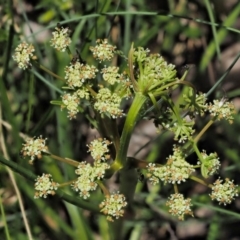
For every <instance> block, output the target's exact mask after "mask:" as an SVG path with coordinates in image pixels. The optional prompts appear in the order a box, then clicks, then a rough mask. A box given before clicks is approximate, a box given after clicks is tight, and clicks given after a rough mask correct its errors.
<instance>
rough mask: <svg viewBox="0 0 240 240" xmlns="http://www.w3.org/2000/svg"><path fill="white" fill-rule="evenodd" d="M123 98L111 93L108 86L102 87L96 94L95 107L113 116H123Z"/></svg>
mask: <svg viewBox="0 0 240 240" xmlns="http://www.w3.org/2000/svg"><path fill="white" fill-rule="evenodd" d="M121 101H122V99H121V97H120V96H119V95H118V94H116V93H111V91H110V90H109V89H108V88H101V89H100V90H99V92H98V94H97V96H96V102H95V103H94V108H95V109H96V110H97V111H99V112H100V113H105V114H108V115H110V116H111V117H112V118H117V117H122V116H123V115H124V113H123V110H121V109H120V103H121Z"/></svg>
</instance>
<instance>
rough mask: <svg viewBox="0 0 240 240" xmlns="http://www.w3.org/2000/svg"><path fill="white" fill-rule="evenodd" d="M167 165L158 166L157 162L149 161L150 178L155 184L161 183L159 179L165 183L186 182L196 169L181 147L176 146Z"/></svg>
mask: <svg viewBox="0 0 240 240" xmlns="http://www.w3.org/2000/svg"><path fill="white" fill-rule="evenodd" d="M167 159H168V161H167V163H166V165H164V166H160V167H158V166H156V164H155V163H149V164H148V166H147V170H148V174H147V176H148V178H149V180H150V181H151V183H152V184H153V185H156V184H157V183H159V179H160V180H161V181H163V182H164V183H171V184H175V183H177V184H180V183H181V182H185V181H186V179H188V178H189V176H190V175H191V174H192V173H193V172H194V171H195V169H194V168H193V166H192V165H190V164H189V163H188V162H187V161H186V160H185V159H184V156H183V153H182V152H181V151H180V149H179V148H178V147H176V146H174V149H173V155H170V156H169V157H168V158H167Z"/></svg>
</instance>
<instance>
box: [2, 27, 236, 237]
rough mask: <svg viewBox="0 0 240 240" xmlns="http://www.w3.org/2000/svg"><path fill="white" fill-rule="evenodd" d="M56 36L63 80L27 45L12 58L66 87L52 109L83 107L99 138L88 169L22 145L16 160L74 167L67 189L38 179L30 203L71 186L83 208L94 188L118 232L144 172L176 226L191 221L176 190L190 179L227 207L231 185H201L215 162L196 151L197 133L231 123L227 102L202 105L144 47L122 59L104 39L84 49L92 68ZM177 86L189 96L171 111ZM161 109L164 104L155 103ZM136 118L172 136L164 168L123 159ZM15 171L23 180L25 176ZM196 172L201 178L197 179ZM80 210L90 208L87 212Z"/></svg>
mask: <svg viewBox="0 0 240 240" xmlns="http://www.w3.org/2000/svg"><path fill="white" fill-rule="evenodd" d="M55 30H56V31H54V32H53V38H52V39H51V41H50V43H51V45H52V46H53V47H54V48H55V49H56V50H57V51H60V52H67V53H68V54H69V56H70V58H71V61H70V63H69V65H68V66H66V67H65V76H64V77H62V76H57V75H56V74H55V73H52V72H51V71H50V70H48V69H47V68H45V67H43V66H41V65H40V64H39V63H38V62H37V57H36V56H35V55H34V51H35V50H34V47H33V45H31V44H27V43H21V44H20V45H19V46H18V47H17V48H16V50H15V54H14V55H13V59H14V60H15V61H16V62H17V64H18V66H19V67H20V68H21V69H23V70H26V69H28V68H29V67H31V66H32V64H33V65H34V66H38V67H40V69H42V70H44V71H45V72H46V73H48V74H50V75H52V76H54V77H55V78H57V79H60V80H64V82H65V84H66V85H65V86H64V87H63V89H64V93H63V94H62V96H61V100H54V101H52V102H51V103H53V104H55V105H58V106H61V109H62V110H63V109H66V110H67V114H68V118H69V119H70V120H71V119H74V118H76V116H77V114H78V113H84V112H85V106H88V109H90V110H91V113H93V114H91V115H93V116H91V117H90V115H87V113H86V118H87V119H88V120H89V122H90V123H91V124H92V125H93V126H94V127H95V128H96V129H97V130H98V132H99V135H100V137H98V138H96V139H94V140H93V141H91V142H90V143H88V144H87V147H88V149H89V150H88V153H89V155H90V156H91V157H92V159H93V162H92V163H91V164H90V163H89V162H86V161H84V160H82V161H77V160H73V159H69V158H67V157H59V156H57V155H54V154H52V153H50V151H49V150H48V147H47V146H46V139H43V138H42V137H41V136H40V137H37V138H31V139H28V140H26V143H24V144H23V149H22V150H21V153H22V155H23V157H26V158H27V157H28V158H30V163H34V161H35V160H36V159H44V155H48V156H49V157H51V158H53V159H54V160H57V161H61V162H64V163H66V164H69V165H71V166H72V167H74V168H75V174H76V175H77V177H75V178H74V179H72V180H70V181H68V182H66V183H57V182H54V179H53V177H52V175H51V174H50V173H44V174H43V175H42V176H38V178H37V179H36V183H35V189H36V194H35V198H39V197H44V198H46V197H48V195H54V194H55V193H58V191H59V190H58V188H59V187H61V188H62V187H63V186H67V185H71V187H72V189H73V190H74V191H75V192H76V196H75V198H76V199H78V198H82V199H83V202H84V201H85V200H87V199H88V198H89V197H90V195H91V194H92V192H93V191H95V190H96V189H97V188H98V187H100V188H101V190H102V192H103V196H104V200H103V201H102V202H101V203H99V208H100V212H102V213H103V214H105V215H106V217H107V220H109V221H115V220H118V224H116V225H115V227H116V228H117V230H116V233H117V232H118V230H119V229H118V228H119V226H121V225H122V221H123V216H124V214H125V209H126V206H127V205H129V206H131V204H133V201H134V198H133V196H134V192H135V187H136V184H137V181H138V172H137V171H138V170H139V169H144V170H145V171H146V172H147V173H146V177H147V178H148V180H149V181H150V183H152V184H153V185H156V184H159V183H160V182H162V183H164V184H170V185H172V188H173V191H174V193H173V194H171V195H170V196H169V198H168V201H167V202H166V205H167V206H168V207H169V212H170V214H172V215H174V216H176V217H178V218H179V219H180V220H184V218H185V216H186V215H190V216H194V214H193V211H192V210H191V206H192V203H191V199H190V198H187V199H185V198H184V196H183V194H181V193H179V189H178V185H180V184H181V183H183V182H186V181H188V180H189V179H191V180H193V181H196V182H198V183H201V184H203V185H205V186H208V187H209V188H211V190H212V193H211V194H209V195H210V198H211V199H212V200H216V201H218V202H219V203H220V204H223V205H225V204H229V203H231V202H232V201H233V200H234V199H235V197H237V196H238V191H237V185H235V184H234V183H233V180H229V179H228V178H226V179H225V180H222V179H220V178H219V179H218V180H217V181H216V182H215V183H213V184H208V183H206V182H205V181H204V180H203V179H202V177H203V178H205V179H207V178H208V177H209V176H212V175H214V174H217V173H218V170H219V169H220V166H221V163H220V159H219V158H218V156H217V153H207V152H206V151H205V150H204V149H203V150H200V149H199V148H198V146H197V144H198V142H199V140H200V139H201V137H202V136H203V134H204V133H205V132H206V131H207V130H208V129H209V127H210V126H211V125H212V124H213V123H215V122H216V121H218V120H222V119H226V120H227V121H228V122H229V123H230V124H231V123H232V121H233V114H234V113H235V109H234V106H233V104H232V103H229V102H227V101H225V100H221V101H218V100H214V101H213V103H207V99H206V95H205V94H203V93H198V92H197V91H196V89H195V88H194V86H193V85H192V84H191V83H189V82H187V81H185V77H186V73H185V74H184V75H183V76H182V77H181V78H180V79H179V78H177V76H176V70H175V66H174V65H173V64H168V63H167V62H166V61H165V60H164V59H163V57H162V56H161V55H160V54H151V53H150V51H149V49H144V48H142V47H137V48H134V45H133V44H132V46H131V48H130V50H129V54H128V57H125V56H124V54H123V53H122V52H121V51H119V50H117V49H116V46H113V45H111V44H109V42H108V40H107V39H98V40H97V41H96V45H95V46H91V47H90V51H91V52H92V55H93V58H94V59H95V60H96V61H97V63H95V62H93V63H92V64H88V63H85V62H84V63H83V61H81V59H78V58H75V57H74V58H73V59H72V54H71V51H70V48H69V46H70V44H71V38H70V37H69V29H68V28H63V27H61V26H57V27H56V29H55ZM114 56H118V57H123V59H124V60H126V59H127V63H128V64H127V65H125V66H123V67H121V68H120V67H119V66H112V65H111V61H112V59H113V57H114ZM120 69H123V70H122V71H120ZM179 85H185V86H187V87H188V92H187V93H186V94H184V95H183V100H182V102H181V104H179V105H177V104H176V103H175V102H174V101H173V100H172V99H171V92H172V91H173V90H174V89H176V88H177V87H178V86H179ZM126 99H127V100H129V101H130V100H131V106H130V107H129V110H128V111H125V110H124V108H123V107H122V106H123V103H124V100H126ZM159 100H161V101H159ZM162 103H164V104H165V105H164V106H163V105H161V104H162ZM151 106H154V109H153V114H154V116H152V115H151V116H148V115H147V114H146V115H144V114H145V113H149V111H148V110H147V108H149V107H150V108H151ZM184 112H185V114H183V113H184ZM207 112H208V113H209V115H210V120H209V121H208V123H207V124H206V125H205V126H204V127H203V128H202V130H201V131H200V132H199V133H195V129H194V125H195V121H196V119H197V117H203V116H204V115H206V113H207ZM182 116H184V117H182ZM143 117H144V118H145V119H146V118H147V117H149V118H152V119H153V120H154V124H155V126H156V128H157V129H159V132H161V130H166V131H170V132H172V133H173V135H174V137H173V138H174V140H175V141H176V144H174V146H173V149H172V154H170V155H169V156H168V157H167V159H166V163H165V164H162V165H160V164H156V163H148V162H146V161H144V160H139V159H135V158H134V157H132V156H127V152H128V147H129V142H130V139H131V136H132V135H133V131H134V128H135V126H136V124H137V123H138V122H139V121H141V120H142V119H143ZM118 118H125V122H124V126H123V129H119V126H118V124H117V119H118ZM192 152H195V153H196V155H197V158H198V159H196V163H195V164H194V165H192V164H190V163H188V161H187V157H188V155H189V154H190V153H192ZM0 160H1V159H0ZM3 162H4V161H3ZM11 166H12V165H11ZM199 170H201V172H200V171H199ZM21 171H22V170H21ZM21 171H20V172H21ZM22 172H23V174H24V175H26V172H25V171H22ZM199 172H200V173H199ZM115 173H118V174H119V176H120V177H119V179H120V184H119V189H116V191H114V192H110V191H109V190H108V188H107V187H106V185H105V180H106V179H108V178H110V177H111V176H112V175H113V174H115ZM197 174H200V175H201V176H199V177H198V176H197ZM66 199H67V197H66ZM71 201H72V200H71ZM72 202H74V201H72ZM83 205H84V204H83ZM83 205H81V206H83ZM87 208H88V209H89V207H88V206H87Z"/></svg>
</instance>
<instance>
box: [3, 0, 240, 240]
mask: <svg viewBox="0 0 240 240" xmlns="http://www.w3.org/2000/svg"><path fill="white" fill-rule="evenodd" d="M0 16H1V17H0V53H1V54H0V73H1V79H0V97H1V98H0V100H1V102H0V123H1V127H0V135H1V136H0V137H1V139H0V145H1V148H0V149H1V153H0V154H2V155H3V156H4V158H8V159H9V160H10V161H14V162H16V163H18V164H19V165H21V166H24V167H25V168H27V169H30V170H31V171H32V172H34V173H35V174H38V175H40V174H41V173H43V172H49V173H51V174H52V175H53V177H54V179H55V180H56V181H58V182H64V181H68V180H70V179H72V178H74V177H73V176H74V169H73V168H72V167H68V166H66V165H63V164H58V163H56V162H54V160H52V159H50V158H48V157H46V156H45V157H44V159H43V160H41V161H36V162H35V163H34V165H29V164H28V162H27V161H26V160H24V159H23V158H21V156H20V155H19V151H20V149H21V143H22V142H23V140H22V138H21V134H27V135H29V136H32V137H33V136H39V135H43V137H44V138H45V137H47V138H48V146H49V149H50V150H51V152H52V153H55V154H56V155H60V156H62V157H68V158H72V159H76V160H79V161H81V160H89V159H90V158H89V154H88V153H87V147H86V144H87V143H89V141H91V140H92V139H93V138H95V137H96V136H98V133H97V132H96V131H95V130H94V129H92V128H91V126H90V124H89V123H88V121H87V119H86V116H84V115H81V114H78V116H77V118H76V119H74V120H71V121H70V120H69V119H68V118H67V117H66V116H67V113H66V111H60V108H59V107H56V106H53V105H51V104H50V101H51V100H55V99H60V95H61V92H62V89H61V86H62V85H63V83H62V82H60V81H58V80H56V79H53V78H52V77H51V76H49V75H47V74H46V73H45V72H43V71H38V70H37V69H34V68H32V69H31V70H30V71H22V70H20V69H19V68H17V66H16V63H14V62H13V60H12V57H11V56H12V55H13V51H14V49H15V47H16V46H17V45H18V44H19V42H20V41H23V40H25V41H27V42H31V43H32V44H33V45H34V46H35V49H36V55H37V56H38V58H39V61H40V62H41V64H42V65H44V66H46V67H48V68H49V69H51V70H52V71H53V72H55V73H56V74H59V75H61V76H64V67H65V66H66V65H67V64H69V61H70V59H69V56H68V55H67V54H66V53H58V52H56V51H55V50H54V49H53V48H51V47H50V44H49V40H50V38H51V31H52V30H53V29H54V27H56V25H57V23H58V22H59V23H61V24H62V25H63V26H68V27H69V28H70V29H71V32H72V34H71V37H72V45H71V50H72V52H73V53H74V52H75V51H76V49H77V50H78V51H79V52H80V53H81V57H82V58H83V59H84V60H85V61H88V62H91V61H92V57H91V54H90V53H89V46H90V45H92V44H94V43H95V41H96V39H98V38H109V39H110V41H111V42H112V43H113V44H115V45H116V46H117V47H118V48H119V49H120V50H122V51H123V52H124V53H125V54H127V52H128V50H129V48H130V45H131V43H132V42H134V45H135V46H142V47H145V48H146V47H147V48H149V49H150V50H151V52H154V53H161V54H162V55H163V56H164V58H165V59H166V60H167V61H168V62H170V63H173V64H175V65H176V66H177V69H178V74H179V76H181V75H182V74H183V72H184V71H185V70H186V69H189V73H188V76H187V80H188V81H190V82H192V83H193V84H194V85H195V86H196V88H197V90H198V91H202V92H207V91H209V90H210V89H211V88H212V87H213V86H214V85H215V84H216V82H217V81H218V80H219V79H220V78H221V77H223V76H224V74H226V73H227V76H226V77H225V78H224V80H223V81H222V82H221V84H220V85H219V86H218V87H217V88H216V89H215V90H214V91H213V92H212V93H211V94H210V95H209V97H208V99H209V101H211V100H212V99H214V98H218V99H220V98H222V97H226V98H228V99H230V100H232V101H233V102H234V104H235V106H236V109H237V112H239V108H240V61H239V60H238V61H235V62H234V60H236V59H237V56H239V53H240V30H239V29H240V2H239V1H238V0H229V1H224V0H214V1H208V0H204V1H200V0H191V1H187V0H165V1H153V0H148V1H147V0H132V1H131V0H126V1H121V0H119V1H113V0H112V1H109V0H99V1H93V0H89V1H73V0H68V1H63V0H51V1H50V0H41V1H40V0H39V1H34V3H33V1H12V0H11V1H10V0H8V1H4V2H2V3H1V5H0ZM216 23H217V24H216ZM232 63H234V66H233V67H232V68H231V70H230V71H228V68H229V66H230V65H231V64H232ZM120 64H121V63H120ZM180 91H184V88H182V89H180V90H179V91H178V92H177V91H176V93H175V95H176V96H175V95H174V97H175V99H176V100H177V99H178V96H179V93H180ZM205 121H206V120H204V119H200V118H199V120H198V121H197V126H196V129H201V127H202V126H203V125H204V123H205ZM199 144H200V146H201V147H200V148H202V149H205V150H206V151H207V152H208V153H210V152H215V151H216V152H217V153H218V155H219V157H220V160H221V162H222V168H221V171H220V175H221V176H222V177H224V178H225V177H229V178H231V179H235V183H238V184H239V183H240V174H239V173H240V159H239V156H240V147H239V144H240V115H239V114H237V115H236V117H235V122H234V124H232V125H229V124H228V123H227V122H224V121H223V122H219V123H217V124H215V125H214V126H213V127H211V129H210V131H208V133H207V134H205V135H204V137H203V139H201V141H200V143H199ZM144 145H146V146H145V148H143V149H141V147H142V146H144ZM172 145H173V140H172V135H170V134H162V135H157V133H156V129H155V127H154V125H153V123H152V122H151V121H142V122H140V123H139V124H138V126H137V127H136V129H135V132H134V135H133V136H132V140H131V143H130V147H129V154H128V155H129V156H137V157H138V158H140V159H144V160H146V161H149V162H153V161H155V162H158V163H164V162H165V159H166V157H167V156H168V155H169V154H170V153H171V150H172ZM188 160H189V162H191V161H194V162H195V161H196V159H195V156H192V157H189V159H188ZM14 175H15V179H16V182H17V188H18V189H19V191H20V193H21V199H22V201H23V205H24V212H25V214H26V216H27V218H28V220H29V228H30V230H31V232H32V235H33V238H34V239H39V240H43V239H44V240H45V239H46V240H55V239H66V240H67V239H74V240H79V239H81V240H84V239H104V240H105V239H106V240H107V239H110V238H109V235H108V231H107V229H108V225H107V222H106V220H105V217H103V216H100V215H96V214H94V213H91V212H89V211H87V210H82V209H80V208H78V207H76V206H74V205H71V204H69V203H66V202H64V201H61V200H59V199H58V198H57V197H50V198H48V199H46V200H34V199H33V196H34V189H33V184H32V183H31V182H29V181H27V180H25V179H24V178H23V177H21V176H19V175H18V174H14ZM212 180H214V178H212ZM117 182H118V179H117V178H114V179H112V180H111V182H110V183H109V185H110V188H112V189H117ZM180 190H181V192H182V193H183V194H184V195H185V196H186V197H191V198H192V199H193V202H194V215H195V218H188V219H186V221H184V222H179V221H178V220H177V219H175V218H173V217H171V216H170V215H169V214H168V212H167V209H166V207H165V201H166V198H167V197H168V196H169V194H170V193H171V191H172V189H171V188H170V187H169V186H163V185H159V186H155V187H152V186H150V185H149V184H148V183H147V182H146V181H143V182H139V183H138V185H137V189H136V195H135V205H134V208H135V209H134V213H132V215H131V216H129V217H128V219H127V220H126V225H125V228H124V236H125V237H124V239H131V240H138V239H140V240H145V239H148V240H150V239H151V240H157V239H171V240H175V239H208V240H215V239H223V240H224V239H232V240H237V239H240V228H239V226H240V214H237V213H239V212H240V199H236V201H235V202H233V203H232V204H231V205H229V206H226V207H223V206H221V207H219V206H218V205H217V203H212V202H211V201H210V198H209V196H208V194H209V190H208V189H207V188H205V187H203V186H201V185H200V184H196V183H192V182H188V183H186V184H182V185H181V187H180ZM66 192H69V193H71V190H70V188H69V189H66ZM72 194H74V193H72ZM99 194H100V193H99ZM99 194H96V195H94V196H93V197H92V199H91V200H92V201H96V204H97V203H98V197H99ZM0 196H1V198H0V203H1V206H0V207H1V208H0V209H1V216H2V218H1V220H0V239H8V238H7V236H8V232H9V235H10V237H11V238H9V239H14V240H15V239H19V240H25V239H29V237H28V235H27V233H26V228H25V225H24V222H23V218H22V213H21V211H20V207H19V200H18V196H17V194H16V187H14V184H13V180H12V176H11V174H10V173H9V171H8V170H7V168H6V167H5V166H4V165H2V164H0ZM133 215H134V216H133ZM3 216H5V221H4V218H3ZM134 217H135V218H134Z"/></svg>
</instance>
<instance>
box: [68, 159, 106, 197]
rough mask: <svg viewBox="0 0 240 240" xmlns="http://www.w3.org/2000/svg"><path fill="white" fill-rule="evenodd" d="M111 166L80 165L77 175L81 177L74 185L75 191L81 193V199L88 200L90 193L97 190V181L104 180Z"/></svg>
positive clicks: (102, 164) (97, 164)
mask: <svg viewBox="0 0 240 240" xmlns="http://www.w3.org/2000/svg"><path fill="white" fill-rule="evenodd" d="M109 168H110V166H109V165H108V164H107V163H94V165H93V166H91V164H90V163H87V162H81V163H80V164H79V165H78V168H77V170H76V171H75V173H76V174H77V175H79V177H78V179H77V181H75V182H74V183H73V184H72V187H73V189H74V190H75V191H76V192H79V195H80V197H82V198H84V199H87V198H89V197H90V192H91V191H94V190H96V188H97V186H98V185H97V180H101V179H103V178H104V174H105V171H106V169H109Z"/></svg>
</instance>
